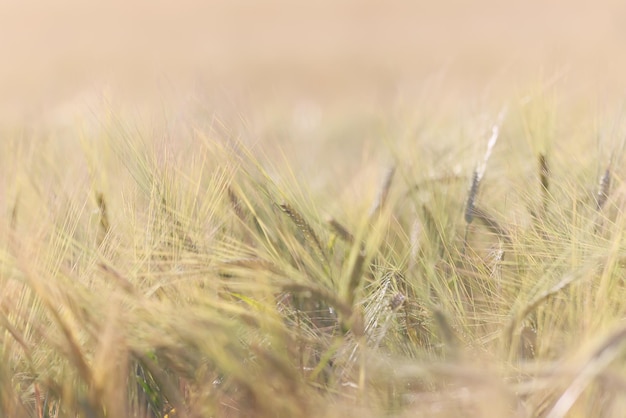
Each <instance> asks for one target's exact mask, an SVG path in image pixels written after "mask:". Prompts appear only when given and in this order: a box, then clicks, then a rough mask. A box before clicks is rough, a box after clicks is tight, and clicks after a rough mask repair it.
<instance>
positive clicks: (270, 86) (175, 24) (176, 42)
mask: <svg viewBox="0 0 626 418" xmlns="http://www.w3.org/2000/svg"><path fill="white" fill-rule="evenodd" d="M592 3H593V4H592ZM0 57H1V60H0V112H1V113H2V114H3V115H5V116H6V115H9V114H14V115H18V114H21V113H23V112H28V113H29V114H31V115H33V114H38V112H42V111H43V112H45V111H46V109H50V108H53V107H54V106H56V105H58V104H59V103H68V102H72V101H75V100H76V98H77V97H78V98H81V97H83V96H84V95H85V94H87V95H89V94H92V93H97V92H100V91H102V90H103V89H107V91H112V92H114V93H113V94H114V95H117V96H118V97H124V98H126V99H132V100H135V101H139V102H143V103H149V102H150V101H152V100H153V99H154V98H155V97H157V98H159V100H164V99H163V98H164V97H166V96H167V95H168V94H170V93H171V92H176V94H180V93H183V92H188V91H197V90H198V89H204V90H205V91H210V90H211V89H217V90H221V91H230V90H232V91H235V90H237V91H239V92H244V93H243V94H248V95H250V96H254V97H257V98H261V99H262V98H268V97H269V98H274V99H275V98H276V97H283V96H284V97H287V96H289V95H303V96H307V97H309V96H312V97H316V98H318V99H320V100H338V99H342V100H343V99H345V98H349V97H352V98H355V100H359V98H364V97H365V98H371V97H374V98H376V97H387V96H393V95H394V94H395V93H396V92H397V91H398V89H403V88H407V89H410V88H415V90H416V91H419V89H420V88H422V87H423V86H424V85H427V84H428V83H432V82H433V80H437V83H438V84H437V88H441V89H442V94H443V93H445V94H451V92H452V94H462V95H468V94H484V93H485V92H487V93H489V94H492V92H498V91H506V90H510V89H515V88H519V87H520V86H523V85H524V83H528V82H537V81H539V82H546V81H547V80H550V79H553V78H556V79H558V80H559V82H560V83H563V85H567V86H569V87H568V88H571V89H573V91H576V92H580V93H581V94H586V93H587V92H594V94H596V93H598V92H599V93H600V94H606V95H613V96H616V97H617V96H619V95H620V94H621V92H622V89H623V88H624V86H626V59H625V58H624V57H626V4H624V3H623V2H622V4H620V2H617V1H615V2H607V1H605V2H588V1H587V2H583V1H571V0H570V1H550V0H546V1H518V2H509V1H502V0H500V1H497V0H494V1H489V0H477V1H459V0H456V1H452V0H442V1H395V2H386V1H385V2H384V1H377V2H375V1H336V0H335V1H318V0H316V1H297V0H290V1H288V0H285V1H276V0H271V1H244V0H234V1H233V0H220V1H189V0H184V1H163V0H161V1H158V0H157V1H155V0H151V1H147V0H144V1H138V0H126V1H119V0H113V1H112V0H108V1H99V0H98V1H96V0H87V1H86V0H73V1H69V0H61V1H55V2H48V1H44V0H41V1H32V0H2V1H1V2H0ZM494 94H495V93H494ZM79 102H80V99H79Z"/></svg>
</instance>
